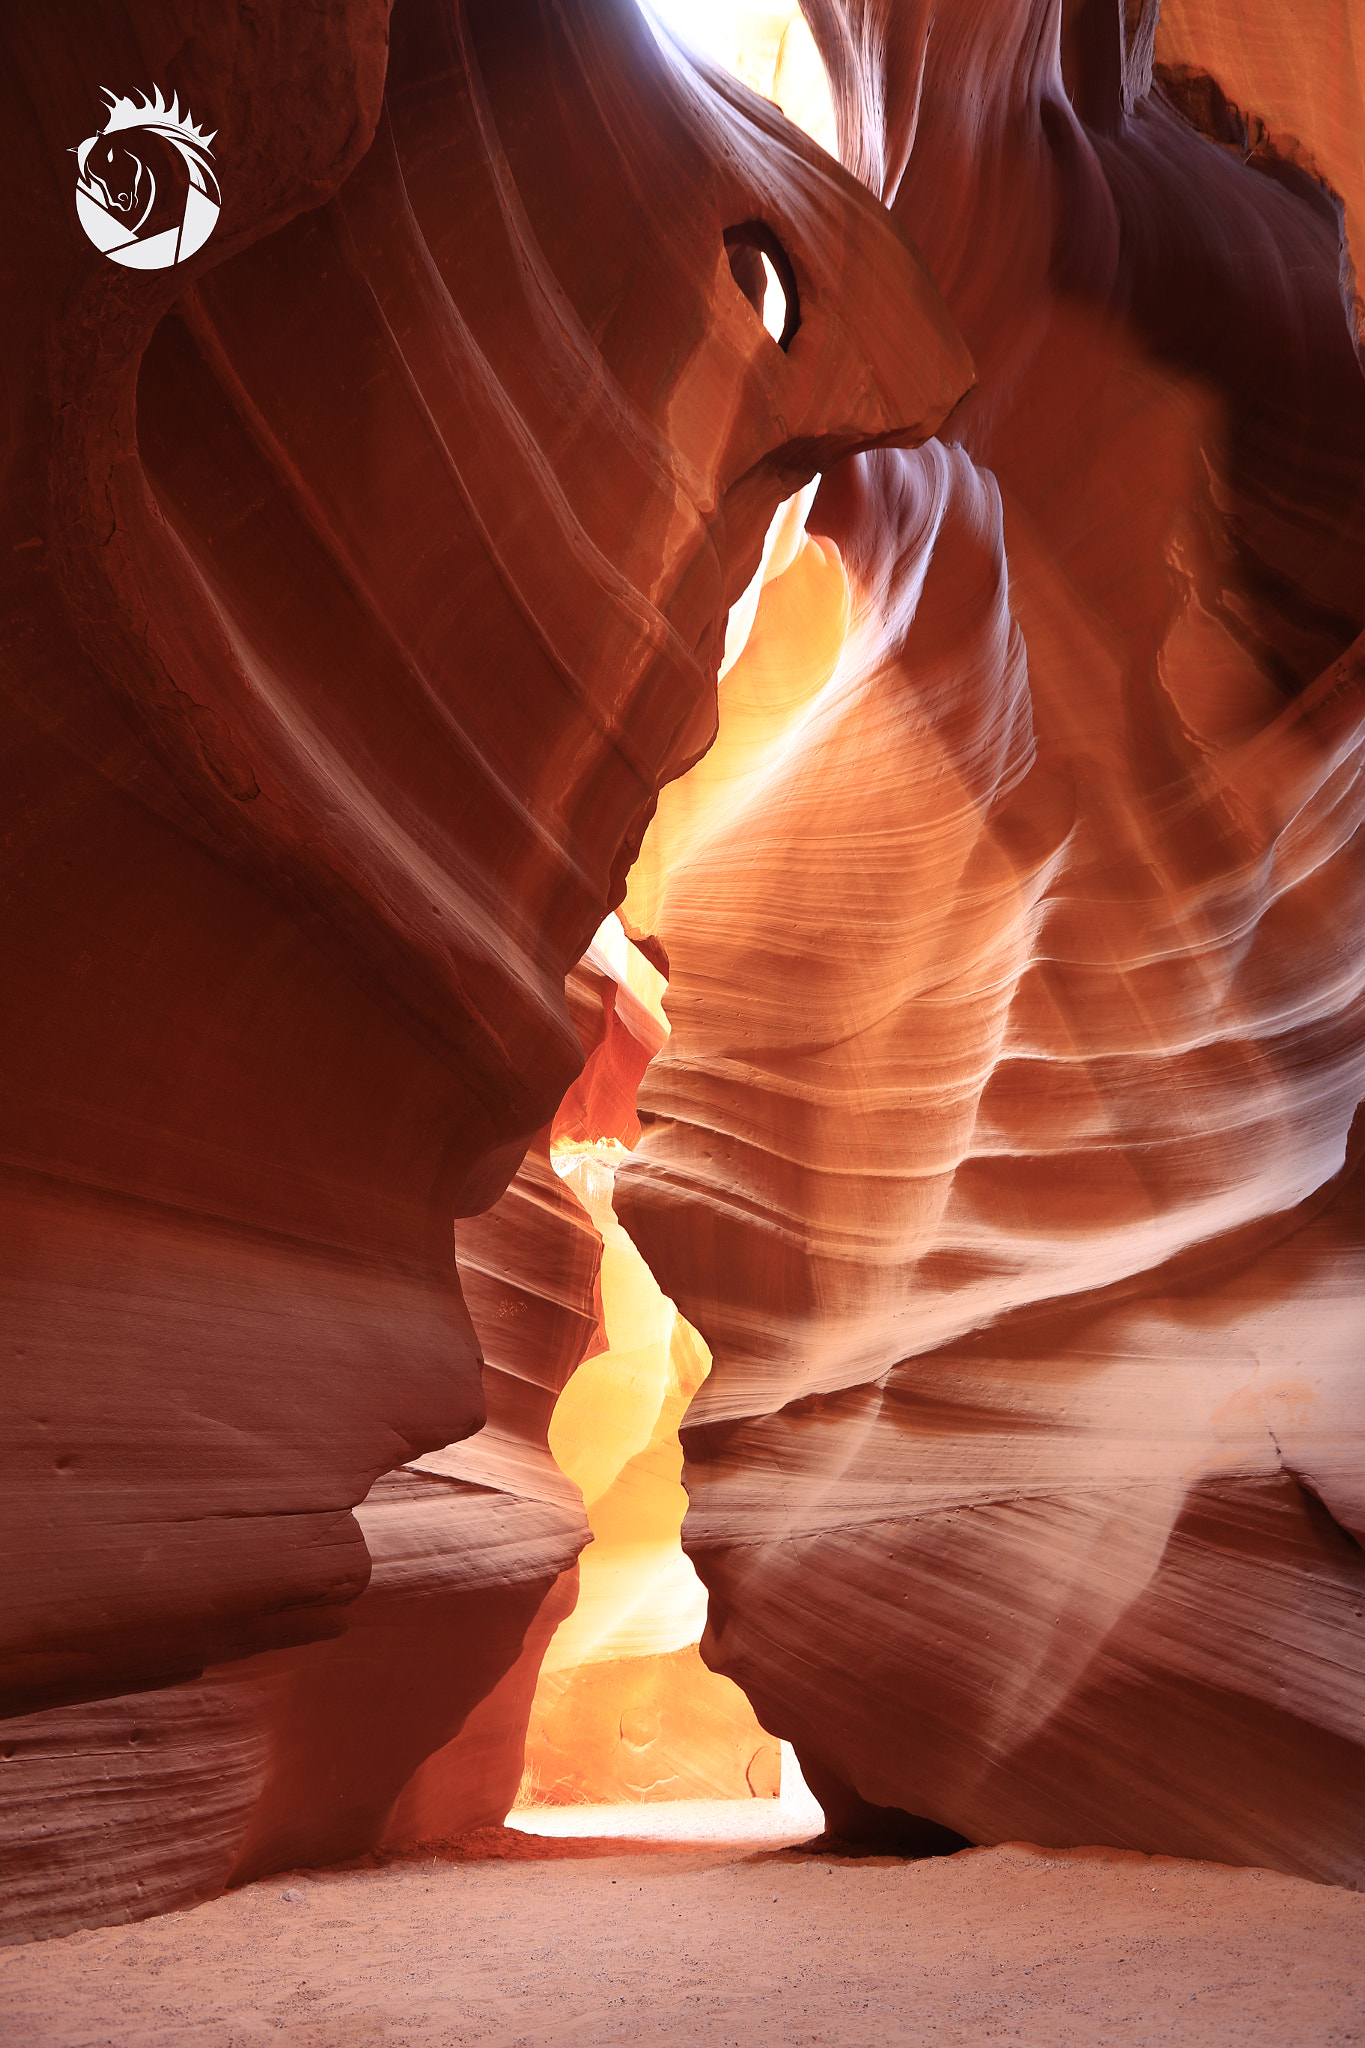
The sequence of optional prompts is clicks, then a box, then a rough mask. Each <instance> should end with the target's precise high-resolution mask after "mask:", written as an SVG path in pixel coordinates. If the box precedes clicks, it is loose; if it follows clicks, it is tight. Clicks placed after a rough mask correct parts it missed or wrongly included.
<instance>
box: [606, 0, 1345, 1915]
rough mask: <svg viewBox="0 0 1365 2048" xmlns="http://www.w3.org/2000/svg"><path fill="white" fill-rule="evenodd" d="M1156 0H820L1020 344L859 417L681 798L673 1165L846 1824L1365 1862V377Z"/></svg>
mask: <svg viewBox="0 0 1365 2048" xmlns="http://www.w3.org/2000/svg"><path fill="white" fill-rule="evenodd" d="M1137 12H1138V11H1137V10H1136V9H1133V8H1130V9H1129V10H1128V17H1129V20H1128V29H1129V31H1130V33H1129V34H1128V35H1127V38H1126V39H1125V38H1124V36H1122V35H1121V34H1120V26H1121V10H1116V9H1113V8H1109V9H1105V8H1099V7H1097V8H1091V9H1077V10H1075V11H1074V12H1073V11H1072V10H1067V11H1066V17H1065V20H1064V21H1062V20H1060V19H1059V15H1058V11H1057V10H1055V9H1052V8H1048V7H1046V6H1043V5H1036V6H1034V5H1026V4H1022V0H1021V4H1018V5H1006V4H1002V5H999V6H996V7H992V8H990V9H988V10H983V9H981V8H968V7H966V6H957V7H952V8H949V9H946V10H945V9H944V8H942V7H937V8H935V9H933V10H932V35H930V33H929V28H930V13H931V10H929V9H928V8H920V7H917V6H915V5H906V6H902V7H899V8H894V9H893V8H889V7H880V8H878V7H871V6H869V7H868V8H866V9H864V8H862V7H860V6H858V5H856V4H853V0H850V4H848V5H846V6H842V7H841V6H836V5H833V4H828V5H823V4H822V5H815V4H812V5H811V6H810V7H809V8H808V10H807V13H808V18H809V19H810V21H811V23H812V26H813V28H814V32H815V35H816V38H817V41H819V43H820V45H821V47H822V49H823V50H824V51H825V54H826V57H827V60H828V62H829V66H830V71H831V77H832V81H833V85H834V90H835V98H836V105H837V107H838V110H839V115H840V129H841V137H842V143H843V147H844V150H845V154H846V157H847V160H848V161H849V162H850V163H852V164H853V165H855V167H856V168H857V169H858V171H859V174H860V175H861V176H863V177H864V178H865V179H866V181H867V182H868V183H869V184H870V185H871V186H872V187H873V189H876V190H878V191H880V192H882V193H883V194H884V196H885V198H886V200H887V202H888V204H889V205H890V207H891V210H892V212H893V215H894V216H895V218H896V219H897V220H898V221H900V222H901V223H902V225H903V226H904V227H905V228H906V230H907V231H908V232H909V233H910V234H911V235H913V236H914V238H915V239H916V241H917V242H918V243H919V245H920V246H921V247H922V248H923V249H924V250H925V252H926V254H927V256H928V258H929V261H930V263H931V265H932V267H933V269H934V272H935V275H936V277H937V279H938V281H939V283H940V284H941V286H942V287H943V289H944V292H945V296H946V297H947V300H948V303H949V307H950V310H951V311H952V313H953V314H954V317H955V318H956V319H957V321H958V322H959V325H960V326H961V329H962V331H963V333H964V335H965V336H966V339H967V341H968V344H969V346H970V347H971V349H972V352H973V355H974V358H975V360H976V363H977V366H978V371H979V383H978V385H977V387H976V389H975V390H974V391H973V392H972V394H971V395H970V397H969V398H968V399H967V400H966V401H965V402H964V404H963V405H962V406H961V407H960V408H959V409H958V411H957V412H956V413H955V414H954V416H953V419H952V421H951V423H950V428H949V429H948V430H947V432H946V434H945V438H944V439H943V440H942V441H941V442H938V443H934V444H931V445H930V446H928V447H926V448H924V449H922V450H921V451H919V452H918V453H915V454H903V453H886V454H878V455H873V456H869V457H866V458H856V459H855V460H854V461H853V462H852V463H849V464H845V465H842V466H841V467H839V468H838V469H833V470H830V471H828V472H827V474H826V478H825V482H824V485H823V487H822V490H821V494H820V497H819V498H818V499H817V501H816V505H815V508H814V511H813V513H812V515H811V521H810V525H811V529H812V534H813V536H815V537H814V538H812V540H811V541H810V543H809V546H808V548H807V549H806V550H805V551H803V553H802V555H801V556H800V558H799V559H798V560H796V561H794V562H793V564H792V565H791V566H790V567H789V568H788V570H787V572H786V574H785V575H783V576H781V577H779V578H778V579H777V580H776V581H774V582H772V583H771V584H770V586H769V587H768V588H767V589H766V590H765V592H764V596H763V601H762V603H761V604H760V607H759V611H758V615H757V618H756V621H755V626H754V631H753V635H752V636H751V640H750V643H749V646H748V647H747V648H746V651H745V655H744V656H743V657H742V658H741V660H740V661H739V662H738V663H737V664H736V666H735V668H734V669H733V670H732V671H731V672H730V674H729V675H728V676H727V677H726V679H725V681H724V682H723V683H722V686H721V712H720V736H719V739H718V742H717V745H716V748H715V749H714V750H713V752H712V754H711V755H709V756H708V757H707V759H706V760H705V761H704V762H703V763H701V764H699V766H698V768H697V769H695V770H694V771H693V772H692V774H691V775H690V776H688V777H686V778H684V779H683V781H681V782H680V783H678V784H676V785H675V786H674V787H673V788H671V789H670V790H669V791H667V792H666V793H665V796H664V798H663V800H662V801H661V803H660V806H659V812H658V817H657V820H656V822H655V825H654V827H653V828H652V829H651V834H650V835H649V837H647V839H646V842H645V847H644V851H643V855H642V860H641V863H640V865H639V867H638V868H637V870H636V873H637V875H638V876H639V888H640V891H641V894H642V899H643V897H644V896H645V895H646V894H647V895H648V898H649V907H650V908H651V909H652V910H653V911H654V912H655V913H656V914H657V928H658V932H659V934H660V936H661V938H662V940H663V942H664V944H665V946H666V947H667V950H668V954H669V958H670V962H671V984H670V998H669V1009H670V1016H671V1020H672V1024H673V1035H672V1038H671V1039H670V1042H669V1044H668V1046H667V1047H666V1048H665V1049H664V1050H663V1052H662V1053H661V1054H660V1056H659V1058H658V1060H656V1062H655V1063H654V1065H653V1066H652V1068H651V1069H650V1071H649V1073H648V1075H647V1076H646V1078H645V1081H644V1083H643V1086H642V1090H641V1095H640V1115H641V1121H642V1123H643V1125H644V1138H643V1141H642V1145H641V1147H640V1149H639V1152H638V1153H637V1155H636V1157H635V1159H633V1160H632V1161H631V1162H629V1163H628V1164H626V1165H625V1166H624V1167H623V1168H622V1170H621V1172H620V1173H619V1174H618V1176H617V1210H618V1213H619V1214H620V1216H621V1218H622V1220H623V1222H624V1223H625V1224H626V1227H627V1228H628V1229H629V1231H630V1232H631V1234H632V1236H633V1238H634V1240H635V1242H636V1243H637V1245H638V1246H639V1247H640V1249H641V1250H642V1251H643V1253H644V1255H645V1257H646V1258H647V1259H648V1261H649V1263H650V1265H651V1267H652V1269H653V1270H654V1272H655V1273H656V1275H657V1276H658V1278H659V1281H660V1284H661V1285H662V1286H663V1287H664V1288H665V1289H666V1291H667V1292H668V1293H669V1294H670V1295H671V1296H672V1297H673V1298H674V1299H675V1300H676V1301H677V1303H678V1306H679V1309H680V1311H681V1312H682V1313H683V1314H685V1315H686V1316H687V1317H688V1319H689V1320H690V1321H691V1322H692V1323H693V1324H694V1325H695V1326H696V1328H697V1329H698V1330H699V1331H700V1332H701V1334H702V1336H703V1337H704V1338H705V1339H706V1341H707V1343H708V1344H709V1346H710V1348H711V1350H712V1353H713V1357H714V1365H713V1370H712V1372H711V1375H710V1376H709V1378H708V1379H707V1381H706V1383H705V1385H704V1386H703V1388H702V1389H701V1390H700V1392H699V1393H698V1395H697V1397H696V1400H695V1402H694V1404H693V1406H692V1409H691V1411H690V1413H689V1416H688V1418H687V1421H686V1423H685V1425H684V1430H683V1442H684V1448H685V1451H686V1457H687V1463H686V1467H685V1474H684V1476H685V1481H686V1484H687V1487H688V1491H689V1495H690V1499H691V1506H690V1509H689V1513H688V1517H687V1521H686V1523H685V1525H684V1532H683V1536H684V1544H685V1547H686V1548H687V1549H688V1551H689V1554H690V1555H691V1556H692V1558H693V1560H694V1562H695V1563H696V1565H697V1568H698V1571H699V1572H700V1575H701V1577H702V1578H703V1580H704V1581H705V1583H706V1585H707V1587H708V1590H709V1594H710V1621H709V1627H708V1633H707V1636H706V1639H705V1641H704V1644H703V1649H704V1653H705V1654H706V1656H707V1658H708V1661H710V1662H711V1663H712V1664H713V1665H714V1666H715V1667H716V1668H717V1669H719V1670H721V1671H724V1672H727V1673H728V1674H729V1675H730V1676H732V1677H734V1678H735V1679H737V1680H738V1681H739V1682H740V1683H741V1684H742V1685H743V1686H744V1687H745V1689H746V1691H747V1692H748V1693H749V1695H750V1697H751V1699H752V1700H753V1701H754V1703H755V1706H756V1708H757V1710H758V1712H759V1715H760V1718H761V1719H762V1721H763V1723H764V1725H765V1726H767V1727H770V1728H772V1729H773V1730H774V1731H775V1732H776V1733H778V1734H779V1735H782V1736H785V1737H789V1738H791V1739H792V1740H794V1741H795V1743H796V1745H797V1747H798V1750H799V1751H800V1753H801V1756H802V1758H803V1761H804V1763H805V1764H806V1767H807V1771H808V1774H809V1776H810V1778H811V1782H812V1784H813V1785H815V1786H816V1788H817V1790H819V1791H820V1792H821V1795H822V1797H824V1798H825V1800H826V1804H827V1809H828V1810H829V1811H830V1812H831V1815H832V1816H833V1817H835V1818H836V1819H837V1821H838V1824H839V1825H841V1826H843V1827H845V1828H847V1829H848V1830H849V1831H850V1832H856V1831H859V1830H863V1831H867V1832H875V1831H878V1830H880V1831H882V1832H887V1831H890V1832H893V1833H894V1832H896V1831H897V1830H899V1832H900V1833H901V1835H902V1837H903V1838H904V1839H907V1840H909V1841H912V1842H914V1841H919V1842H920V1843H921V1844H922V1845H923V1846H940V1845H943V1844H945V1843H950V1842H951V1841H952V1840H953V1839H955V1838H956V1837H959V1836H965V1837H968V1838H970V1839H972V1840H976V1841H989V1840H998V1839H1005V1838H1009V1837H1014V1836H1020V1837H1024V1838H1026V1839H1030V1840H1034V1841H1044V1842H1055V1843H1061V1842H1076V1841H1106V1842H1115V1843H1121V1844H1127V1845H1130V1846H1133V1847H1138V1848H1142V1849H1148V1850H1163V1851H1173V1852H1177V1853H1185V1854H1193V1855H1203V1856H1211V1857H1217V1858H1222V1859H1226V1860H1246V1861H1255V1862H1262V1863H1267V1864H1273V1865H1277V1866H1279V1867H1281V1868H1283V1869H1286V1870H1291V1871H1298V1872H1303V1873H1306V1874H1310V1875H1314V1876H1318V1877H1335V1878H1342V1879H1345V1878H1353V1879H1358V1878H1359V1877H1360V1875H1361V1874H1362V1870H1363V1869H1365V1865H1363V1864H1362V1843H1365V1750H1363V1749H1362V1745H1361V1730H1362V1727H1365V1625H1363V1624H1362V1619H1361V1617H1362V1612H1365V1565H1363V1564H1362V1556H1361V1548H1360V1544H1361V1539H1362V1537H1365V1409H1363V1408H1362V1387H1361V1379H1360V1371H1359V1356H1360V1328H1361V1307H1360V1304H1361V1294H1362V1286H1363V1285H1365V1244H1363V1243H1362V1213H1361V1203H1362V1181H1361V1175H1360V1173H1359V1172H1358V1171H1357V1166H1356V1162H1357V1157H1358V1151H1359V1146H1358V1144H1357V1143H1356V1142H1355V1141H1354V1140H1353V1138H1352V1126H1353V1119H1354V1118H1355V1116H1356V1106H1357V1104H1358V1102H1359V1101H1360V1098H1361V1094H1362V1090H1363V1088H1365V1012H1363V1011H1362V1002H1361V993H1362V983H1363V982H1365V956H1362V949H1361V939H1360V932H1361V910H1362V884H1363V883H1365V838H1363V837H1362V834H1361V830H1360V826H1361V808H1362V792H1365V776H1362V749H1363V747H1365V661H1363V660H1362V655H1361V643H1360V641H1359V639H1358V638H1357V636H1358V634H1359V632H1360V628H1361V623H1362V615H1363V614H1365V602H1363V601H1362V592H1365V579H1363V578H1362V573H1361V571H1362V562H1363V561H1365V494H1363V491H1362V479H1363V478H1365V461H1363V460H1362V458H1365V386H1362V383H1361V378H1360V372H1359V367H1358V364H1357V362H1356V359H1355V355H1354V352H1353V348H1352V336H1351V332H1350V327H1349V323H1348V321H1347V319H1346V318H1345V315H1344V309H1343V305H1342V300H1341V294H1340V245H1339V235H1338V223H1337V217H1336V214H1335V211H1334V209H1333V207H1332V206H1331V205H1330V204H1329V203H1328V202H1327V201H1326V200H1325V199H1324V198H1323V195H1322V194H1321V192H1320V191H1318V190H1317V189H1316V188H1314V187H1313V186H1312V185H1311V184H1310V183H1306V182H1305V181H1304V180H1303V179H1302V178H1300V177H1298V176H1297V175H1294V174H1288V173H1284V172H1283V170H1282V167H1279V168H1277V167H1275V166H1272V167H1271V172H1273V174H1271V172H1268V171H1267V169H1266V168H1265V167H1258V166H1256V165H1254V164H1253V165H1244V164H1243V162H1242V161H1241V158H1240V155H1239V154H1237V153H1236V152H1235V151H1234V150H1233V149H1231V148H1229V147H1226V146H1224V145H1223V144H1222V143H1220V142H1218V141H1216V140H1213V139H1210V138H1209V137H1206V136H1202V135H1199V134H1197V133H1195V132H1194V130H1193V129H1192V128H1191V126H1190V125H1189V124H1188V123H1187V122H1186V121H1185V120H1184V119H1183V118H1181V116H1180V115H1179V114H1177V113H1176V112H1175V111H1174V110H1173V109H1172V108H1171V107H1170V106H1169V105H1168V104H1166V103H1165V102H1164V100H1163V99H1162V97H1161V96H1160V93H1159V92H1157V91H1152V90H1149V83H1150V75H1151V73H1150V64H1151V43H1150V38H1148V40H1147V43H1146V45H1145V55H1144V44H1143V40H1142V37H1141V35H1140V34H1138V33H1137V30H1138V29H1140V28H1141V26H1142V23H1141V21H1140V20H1139V19H1137V18H1136V17H1137ZM1148 26H1149V27H1150V23H1149V24H1148ZM1300 32H1301V33H1304V34H1307V31H1305V30H1303V28H1302V24H1300ZM1211 33H1212V32H1211ZM1248 34H1250V31H1248ZM1310 41H1311V42H1312V44H1313V48H1314V49H1315V50H1317V51H1318V52H1319V55H1318V56H1315V57H1314V58H1313V60H1312V61H1313V63H1314V64H1319V63H1320V64H1322V65H1327V64H1329V63H1330V62H1331V58H1330V49H1331V43H1330V36H1329V34H1328V32H1327V31H1326V30H1324V31H1323V32H1322V40H1321V43H1320V44H1319V42H1318V38H1317V32H1316V31H1315V32H1314V34H1313V36H1312V37H1311V38H1310ZM1215 43H1216V37H1215V38H1213V39H1212V40H1211V41H1210V42H1209V45H1208V54H1207V56H1206V58H1205V59H1203V60H1202V61H1206V62H1208V63H1209V64H1210V65H1211V66H1213V68H1215V69H1216V64H1215V56H1216V50H1215V48H1214V44H1215ZM1228 91H1229V94H1231V93H1232V87H1231V86H1229V88H1228ZM1272 125H1273V124H1272ZM1302 140H1303V142H1304V146H1305V150H1308V151H1311V150H1312V149H1313V146H1314V144H1313V136H1312V134H1311V132H1309V133H1307V134H1304V135H1303V136H1302ZM1331 140H1332V136H1331V133H1328V134H1327V135H1326V136H1325V137H1324V149H1325V148H1326V146H1327V144H1328V143H1330V142H1331ZM1315 161H1318V162H1321V161H1323V158H1321V157H1318V158H1315ZM817 549H818V551H819V552H818V555H817V553H816V550H817ZM656 835H657V837H656ZM635 886H636V883H635V880H634V878H633V880H632V887H633V888H634V887H635ZM640 907H641V909H642V910H643V902H642V905H641V906H640ZM627 914H633V913H632V905H631V901H630V899H629V898H628V900H627Z"/></svg>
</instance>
